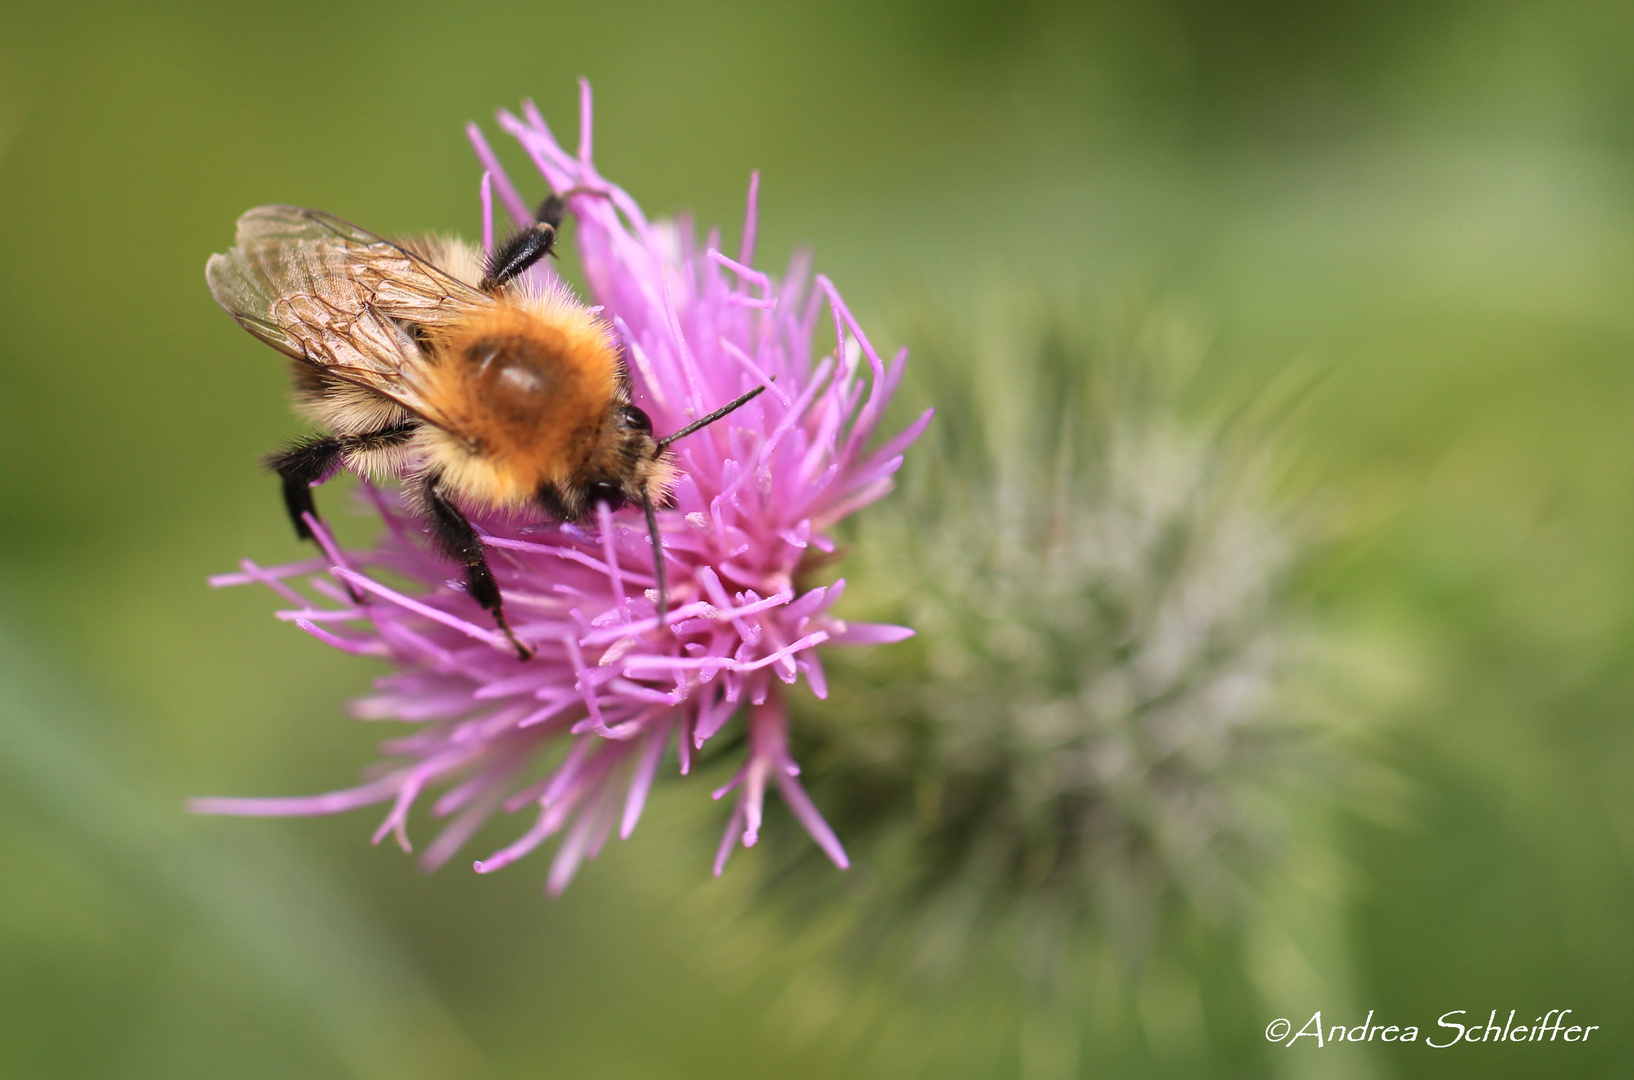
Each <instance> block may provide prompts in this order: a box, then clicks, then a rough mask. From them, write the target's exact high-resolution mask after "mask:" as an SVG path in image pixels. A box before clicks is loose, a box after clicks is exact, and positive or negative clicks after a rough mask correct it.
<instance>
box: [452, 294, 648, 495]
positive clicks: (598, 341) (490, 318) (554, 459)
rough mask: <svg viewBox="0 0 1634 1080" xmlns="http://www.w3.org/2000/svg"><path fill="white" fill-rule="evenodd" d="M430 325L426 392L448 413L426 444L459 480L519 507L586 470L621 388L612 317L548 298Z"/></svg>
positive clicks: (474, 491) (464, 490) (464, 491)
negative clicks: (442, 428) (600, 316)
mask: <svg viewBox="0 0 1634 1080" xmlns="http://www.w3.org/2000/svg"><path fill="white" fill-rule="evenodd" d="M427 329H428V332H427V335H426V341H425V343H424V347H425V349H426V352H427V354H428V361H429V362H428V363H427V364H426V367H425V370H424V373H423V374H424V378H425V383H426V385H425V397H426V400H427V401H428V402H429V403H430V404H432V405H433V406H434V407H435V408H436V409H437V410H438V412H440V413H441V414H442V415H443V416H445V417H447V419H448V421H449V424H448V428H449V430H448V431H439V432H435V433H434V434H433V444H432V446H431V447H429V448H428V449H430V451H431V455H432V457H433V458H434V459H436V461H437V464H438V465H439V466H440V467H441V468H442V470H443V472H444V475H445V476H446V478H447V480H448V482H449V483H450V484H451V486H452V487H454V488H455V489H456V490H457V491H459V492H460V493H461V495H463V496H464V497H465V498H466V499H468V500H470V501H473V502H477V503H482V504H487V505H491V506H496V507H516V506H519V505H521V504H523V503H525V502H527V501H529V500H530V499H532V498H533V497H534V495H535V493H536V492H537V491H538V490H539V488H540V487H541V486H543V485H546V484H552V485H556V486H558V487H560V486H564V485H567V484H569V483H571V482H572V480H573V479H574V478H575V477H576V476H577V475H579V474H580V473H581V472H582V471H583V469H584V467H585V463H586V462H587V461H588V460H589V459H590V457H591V455H592V454H593V453H594V452H595V451H596V449H597V446H598V445H599V444H600V443H601V441H602V437H603V430H604V428H605V426H606V424H607V421H608V417H609V414H610V412H611V410H612V409H613V407H614V406H615V404H617V402H618V398H619V396H620V393H619V374H620V372H619V360H618V354H617V352H616V351H615V349H614V347H613V344H612V341H611V340H610V335H609V334H608V332H607V328H606V324H605V323H603V322H602V321H601V320H600V319H598V318H597V317H596V316H595V314H594V313H592V312H590V311H589V310H588V309H586V308H583V307H580V306H578V305H576V304H572V303H565V304H564V303H561V302H559V300H558V298H557V297H554V296H546V297H537V298H536V297H519V298H517V299H515V300H512V299H509V298H507V299H502V300H500V301H498V302H496V303H495V304H494V305H493V306H492V307H490V308H487V309H485V310H484V311H482V313H481V314H479V315H477V316H475V317H473V318H470V319H468V320H462V321H461V322H459V323H457V324H454V325H447V324H445V325H442V326H437V327H431V328H427ZM454 433H457V434H454Z"/></svg>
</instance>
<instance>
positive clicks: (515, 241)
mask: <svg viewBox="0 0 1634 1080" xmlns="http://www.w3.org/2000/svg"><path fill="white" fill-rule="evenodd" d="M557 221H558V223H559V222H560V217H559V216H558V219H557ZM555 246H556V225H553V224H551V223H550V222H548V221H536V222H534V223H533V224H532V225H529V226H528V227H527V228H525V229H523V230H522V231H521V232H519V233H517V234H516V235H515V236H513V237H511V238H510V239H509V240H507V241H505V242H504V243H503V244H500V245H499V246H498V247H496V248H494V253H493V254H492V255H490V256H488V273H487V276H485V277H484V278H483V279H482V285H481V288H482V291H483V292H494V291H496V290H498V289H499V288H501V287H502V286H504V285H505V284H506V283H507V282H509V281H513V280H515V279H516V278H518V277H520V276H521V275H522V274H523V273H524V272H525V271H526V270H527V269H528V267H530V266H532V265H533V264H534V263H536V262H538V261H539V260H540V259H542V258H544V257H545V256H546V255H549V254H550V251H551V249H552V248H554V247H555Z"/></svg>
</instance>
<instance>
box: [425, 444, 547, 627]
mask: <svg viewBox="0 0 1634 1080" xmlns="http://www.w3.org/2000/svg"><path fill="white" fill-rule="evenodd" d="M441 482H442V476H441V475H440V474H435V473H434V474H432V475H431V476H428V477H426V479H425V481H424V486H423V488H422V497H423V498H424V500H425V507H426V510H427V511H428V512H429V514H430V517H431V539H432V542H433V543H434V544H436V545H437V548H438V550H440V551H441V552H442V553H443V554H444V555H446V556H448V557H449V558H450V559H452V560H454V561H455V562H457V563H459V564H460V565H462V566H464V567H465V587H466V590H467V591H468V592H469V593H470V594H471V599H473V600H475V601H476V602H477V603H479V604H481V605H482V606H483V607H484V608H486V609H487V610H488V613H489V614H491V615H492V616H493V617H494V622H496V623H498V624H499V629H500V630H501V631H503V632H504V634H505V637H506V638H508V639H509V640H510V643H511V646H512V647H513V648H514V649H516V655H517V658H518V659H521V660H527V659H529V658H531V657H532V656H533V652H534V650H532V649H530V648H528V646H526V645H524V644H522V642H520V641H518V640H517V637H516V635H515V634H514V633H512V632H511V624H510V623H508V622H506V621H505V604H504V601H503V599H502V598H501V597H500V595H499V583H498V582H496V581H495V580H494V572H493V570H492V569H491V568H490V567H489V566H488V556H487V554H486V553H484V551H483V548H482V537H480V536H478V535H477V530H476V529H474V528H473V527H472V526H471V523H470V522H469V521H468V520H466V517H465V515H464V514H462V513H460V510H459V507H457V506H455V505H454V504H453V503H452V502H450V501H449V499H448V496H446V495H444V494H443V491H442V488H441V486H440V485H441Z"/></svg>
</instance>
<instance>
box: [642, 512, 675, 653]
mask: <svg viewBox="0 0 1634 1080" xmlns="http://www.w3.org/2000/svg"><path fill="white" fill-rule="evenodd" d="M641 509H642V511H643V512H644V513H645V514H646V515H647V532H648V533H649V534H650V535H651V536H652V569H653V575H654V576H655V577H657V578H658V628H659V629H660V630H662V629H663V628H664V625H665V620H666V619H667V618H668V617H669V587H668V586H667V585H666V584H665V582H664V541H663V540H662V539H660V537H659V535H658V514H657V513H656V512H654V510H653V508H652V496H651V495H649V494H647V493H646V491H645V490H643V491H642V492H641Z"/></svg>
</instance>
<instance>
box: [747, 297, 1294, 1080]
mask: <svg viewBox="0 0 1634 1080" xmlns="http://www.w3.org/2000/svg"><path fill="white" fill-rule="evenodd" d="M1108 323H1110V324H1111V325H1112V326H1113V329H1111V330H1106V329H1104V327H1105V326H1106V325H1107V324H1108ZM926 325H927V326H933V327H942V328H944V329H943V330H942V332H941V333H940V334H939V335H938V334H936V333H934V332H933V333H930V334H924V333H921V334H919V335H914V336H912V337H911V339H912V340H914V341H915V342H916V345H918V344H920V343H921V342H923V343H925V347H923V348H920V349H918V350H917V352H918V360H917V363H918V365H919V378H920V381H919V383H918V384H917V385H913V386H910V387H909V388H908V393H909V396H910V398H913V399H918V400H916V404H925V403H929V404H934V405H935V406H937V408H938V410H939V412H938V418H937V420H936V422H935V423H933V424H932V426H931V428H930V431H929V432H928V433H927V435H926V436H925V441H924V442H923V443H922V444H921V446H922V448H923V452H922V453H921V454H920V455H919V456H918V458H917V461H915V462H914V463H912V465H911V468H912V469H913V470H914V471H912V472H911V473H910V474H908V475H907V476H905V477H904V479H903V481H902V484H901V488H902V490H901V492H900V493H899V495H898V496H897V497H896V498H895V499H894V500H892V501H891V502H890V504H889V505H888V506H886V507H884V508H883V509H882V511H881V512H877V513H876V514H874V515H873V516H872V517H870V518H869V519H868V520H867V521H866V522H863V523H861V524H860V525H859V527H858V528H859V531H858V532H857V533H856V534H855V535H854V538H853V539H854V544H855V550H854V552H853V554H852V560H851V562H850V564H849V566H850V569H851V571H852V572H851V577H852V580H853V581H854V582H855V583H856V589H855V591H854V593H853V601H854V604H855V605H857V607H854V609H853V611H854V613H855V614H856V615H857V616H859V617H863V618H875V617H883V618H889V619H891V620H893V621H899V622H902V623H905V624H907V625H912V626H915V627H916V628H918V631H919V635H918V637H917V638H915V639H914V640H913V641H912V642H909V643H907V644H904V645H901V646H898V647H897V648H895V649H893V650H880V651H879V654H878V655H866V656H856V657H852V656H847V657H843V658H840V659H839V660H837V661H835V662H831V672H830V682H831V687H832V692H833V698H832V699H831V700H830V701H829V702H828V703H826V707H825V708H823V709H821V710H811V715H810V716H807V717H803V718H802V719H801V722H800V723H799V724H798V725H796V730H797V731H799V732H800V733H801V736H800V737H801V739H802V740H803V745H800V746H799V751H800V758H801V760H802V761H804V762H807V763H809V764H808V768H807V777H808V778H809V780H810V782H811V783H812V786H813V795H814V797H815V798H816V800H817V801H818V803H819V804H820V805H822V806H823V808H824V812H825V814H827V815H828V816H829V819H830V820H831V821H832V822H833V823H834V826H835V828H836V831H837V832H838V833H839V835H841V836H843V837H844V838H845V842H846V844H847V846H848V848H849V850H850V851H851V852H852V854H853V856H854V859H855V864H856V867H857V869H856V871H855V872H854V873H853V874H852V875H851V877H850V878H849V879H848V880H846V881H842V882H839V883H834V882H832V880H827V881H825V879H824V878H823V877H822V874H821V873H820V872H818V871H820V867H819V866H818V865H817V864H816V860H798V861H795V862H791V863H786V864H784V865H782V866H780V867H778V868H777V869H776V870H775V871H774V872H773V873H772V875H771V878H770V884H769V888H770V889H771V891H772V892H774V893H777V894H780V895H782V896H783V897H785V898H786V900H787V901H788V903H789V904H790V905H792V906H793V907H794V909H795V910H796V912H797V913H799V914H800V915H802V916H805V917H810V916H814V915H816V914H818V913H819V912H820V911H821V912H826V913H832V912H833V911H835V910H840V911H843V912H844V913H845V914H844V916H843V917H842V918H841V920H840V921H842V922H843V923H845V924H846V928H847V929H846V932H845V933H843V934H842V935H841V937H842V939H843V940H845V941H847V942H848V943H849V944H850V945H852V946H853V947H855V948H856V949H857V951H858V952H859V953H860V954H861V955H864V956H866V957H868V958H869V960H870V963H871V964H872V965H873V970H875V971H876V972H877V971H879V970H880V969H881V967H882V965H880V960H881V958H882V957H889V958H892V959H893V961H900V962H892V963H888V964H885V965H883V967H885V968H889V969H890V970H892V971H894V972H900V971H911V972H915V973H918V974H920V975H922V976H925V977H927V978H928V979H929V980H931V981H933V982H935V983H938V984H942V983H945V982H947V981H948V979H949V977H950V976H952V975H954V974H970V973H971V971H970V970H969V969H970V968H972V967H984V966H987V965H989V964H991V963H992V962H994V961H997V962H998V963H1000V964H1001V965H1003V966H1005V967H1007V968H1009V970H1010V971H1011V973H1012V974H1015V975H1019V976H1020V978H1021V979H1022V980H1023V982H1024V983H1025V985H1026V987H1027V988H1028V990H1027V992H1026V994H1025V995H1024V996H1023V1000H1032V1001H1035V1002H1043V1003H1045V1006H1046V1007H1045V1009H1044V1011H1045V1012H1046V1013H1048V1014H1051V1015H1058V1016H1059V1015H1062V1014H1063V1013H1064V1014H1069V1015H1068V1019H1067V1020H1065V1021H1063V1025H1062V1028H1063V1031H1065V1032H1066V1034H1063V1035H1061V1036H1060V1038H1059V1039H1058V1040H1057V1041H1062V1040H1065V1041H1066V1042H1068V1043H1071V1044H1072V1046H1076V1040H1077V1038H1078V1037H1079V1033H1078V1027H1077V1025H1078V1024H1079V1023H1080V1021H1079V1020H1077V1019H1072V1017H1074V1016H1078V1015H1080V1013H1081V1008H1082V1003H1083V1001H1084V996H1085V994H1086V992H1087V989H1086V988H1088V987H1090V986H1091V985H1092V984H1095V983H1097V982H1102V983H1104V982H1105V980H1104V979H1102V978H1101V977H1100V976H1099V975H1094V974H1092V972H1093V971H1096V970H1098V971H1100V972H1101V973H1102V974H1105V973H1107V972H1113V973H1118V972H1121V973H1123V974H1124V975H1129V976H1133V977H1134V978H1133V979H1132V980H1129V981H1127V982H1128V984H1129V985H1133V983H1134V982H1138V981H1139V980H1140V978H1143V977H1144V976H1142V975H1141V974H1140V973H1141V972H1142V971H1147V972H1148V973H1149V971H1150V970H1152V968H1153V966H1154V965H1157V966H1158V967H1161V966H1162V964H1163V963H1164V961H1163V960H1162V957H1161V955H1160V954H1163V953H1164V950H1165V949H1167V948H1168V947H1169V946H1171V945H1172V946H1175V947H1176V948H1178V949H1179V950H1180V952H1188V951H1190V952H1191V953H1192V954H1193V955H1192V960H1188V961H1183V966H1185V965H1190V964H1192V961H1194V960H1196V955H1195V954H1196V951H1197V949H1198V948H1199V947H1201V946H1198V941H1199V940H1200V939H1199V938H1198V936H1197V930H1198V928H1199V927H1201V928H1203V935H1204V937H1206V938H1208V939H1209V940H1211V941H1214V942H1215V945H1210V946H1207V947H1206V948H1204V951H1205V952H1206V951H1209V950H1210V949H1213V950H1215V952H1216V953H1218V952H1219V949H1217V948H1216V945H1218V946H1220V948H1224V949H1225V951H1226V952H1230V950H1231V946H1230V944H1229V943H1230V942H1231V941H1232V940H1233V935H1232V927H1233V926H1235V925H1236V924H1237V917H1238V915H1239V913H1240V912H1241V911H1242V910H1243V908H1244V900H1245V899H1246V898H1247V897H1248V896H1249V891H1248V890H1249V889H1250V888H1251V884H1252V881H1253V879H1254V874H1255V870H1256V868H1257V867H1263V866H1265V865H1267V864H1268V863H1269V862H1270V860H1271V859H1272V857H1273V856H1274V855H1275V854H1276V852H1277V851H1278V849H1279V846H1280V843H1281V836H1282V833H1283V822H1285V821H1286V818H1287V810H1288V807H1289V805H1290V804H1289V803H1288V802H1287V800H1286V799H1283V798H1282V797H1281V795H1280V794H1279V793H1278V792H1279V788H1280V787H1281V786H1282V781H1281V779H1280V778H1281V777H1283V776H1286V775H1288V774H1289V772H1290V771H1292V772H1295V773H1298V772H1300V768H1299V766H1298V764H1297V759H1298V757H1299V755H1301V754H1303V753H1305V747H1304V744H1303V741H1302V740H1300V739H1297V738H1294V737H1293V734H1294V732H1295V731H1296V730H1297V729H1298V727H1299V723H1298V721H1299V720H1300V719H1302V717H1301V716H1300V715H1299V712H1300V710H1298V709H1297V708H1295V707H1294V706H1293V704H1292V696H1291V695H1292V694H1293V693H1294V689H1293V688H1294V686H1295V684H1296V683H1297V681H1298V676H1299V670H1300V665H1301V663H1302V661H1301V659H1300V658H1301V657H1302V656H1303V655H1305V649H1304V647H1303V646H1304V642H1303V641H1302V638H1303V637H1304V636H1305V635H1304V631H1305V629H1306V620H1305V619H1304V618H1303V615H1302V605H1301V599H1300V592H1299V589H1298V581H1299V578H1300V571H1301V568H1302V566H1303V565H1304V560H1305V559H1306V557H1307V556H1308V554H1309V553H1310V551H1311V548H1312V546H1313V545H1312V540H1311V534H1310V530H1309V529H1308V528H1306V527H1305V525H1304V524H1303V523H1301V522H1299V521H1298V520H1297V519H1296V515H1295V514H1294V513H1293V512H1292V510H1291V509H1290V502H1291V501H1290V500H1288V499H1287V498H1286V497H1285V496H1284V497H1279V496H1278V494H1277V491H1278V488H1279V485H1282V486H1286V485H1285V484H1284V483H1283V482H1284V481H1285V480H1286V479H1287V477H1286V470H1285V468H1284V467H1283V465H1282V464H1281V463H1282V462H1283V461H1285V460H1286V459H1285V458H1284V457H1280V456H1279V454H1278V452H1277V451H1276V440H1275V439H1274V438H1272V434H1273V432H1272V428H1273V427H1274V426H1275V424H1276V418H1277V417H1278V416H1279V415H1280V414H1281V411H1282V410H1281V408H1280V407H1278V406H1277V405H1276V403H1275V400H1274V399H1275V398H1276V397H1277V395H1275V394H1273V393H1270V392H1261V393H1257V394H1256V395H1254V396H1253V398H1252V400H1251V401H1250V402H1249V403H1248V405H1247V406H1245V407H1242V408H1237V409H1233V410H1230V411H1229V415H1228V414H1227V412H1226V411H1225V410H1221V409H1219V408H1209V407H1207V406H1206V405H1199V404H1198V403H1197V402H1196V401H1193V400H1191V399H1192V398H1195V397H1197V396H1199V395H1198V394H1197V393H1196V385H1197V379H1196V378H1194V369H1195V363H1196V360H1197V359H1198V357H1199V356H1200V355H1201V351H1202V350H1201V349H1200V348H1199V347H1198V345H1197V344H1196V342H1195V341H1194V340H1193V339H1192V338H1191V337H1189V336H1188V335H1187V333H1186V332H1185V328H1184V326H1183V325H1182V324H1181V323H1179V322H1178V321H1177V320H1176V319H1174V318H1172V317H1170V316H1167V315H1164V314H1161V313H1153V312H1151V311H1150V310H1145V311H1139V312H1134V313H1132V314H1128V315H1126V316H1125V317H1123V318H1122V319H1121V320H1120V319H1111V320H1101V321H1100V323H1099V325H1100V326H1101V327H1102V329H1100V330H1098V331H1095V332H1092V331H1091V330H1089V329H1086V328H1085V326H1084V325H1082V324H1080V323H1075V322H1074V321H1073V318H1072V316H1071V315H1069V314H1066V313H1064V312H1063V311H1055V312H1049V313H1045V312H1036V311H1035V312H1034V313H1032V315H1031V316H1030V317H1026V318H1016V317H1014V316H1010V317H1006V318H1001V319H995V320H990V321H989V325H988V329H987V331H986V332H978V333H976V334H972V335H968V336H962V335H959V334H957V333H953V332H949V331H948V330H947V329H945V328H947V327H950V326H954V327H956V326H957V325H958V324H957V322H956V321H950V320H935V321H927V323H926ZM1285 401H1286V399H1284V403H1285ZM858 607H860V610H858V609H857V608H858ZM1305 775H1309V773H1308V771H1306V772H1305ZM784 850H791V851H792V850H795V849H794V848H793V847H792V846H790V847H788V848H785V849H784ZM842 894H843V895H842ZM832 923H833V919H832V917H829V918H827V919H826V920H825V924H826V925H832ZM1169 951H1170V952H1171V953H1172V952H1173V951H1174V950H1172V949H1170V950H1169ZM1221 955H1223V954H1221ZM1017 963H1019V967H1016V966H1012V965H1016V964H1017ZM1208 963H1210V964H1216V966H1221V964H1223V970H1224V971H1225V974H1224V975H1223V976H1222V977H1223V978H1224V979H1225V981H1226V983H1234V984H1235V986H1236V987H1237V988H1239V989H1240V988H1241V987H1242V986H1246V975H1244V974H1243V972H1242V970H1241V964H1240V963H1238V962H1236V961H1233V960H1230V959H1226V960H1224V961H1222V962H1221V963H1220V964H1217V963H1216V961H1214V960H1211V961H1208ZM959 969H965V970H964V971H960V970H959ZM1188 970H1190V969H1188ZM1195 977H1200V976H1197V973H1196V971H1195V970H1192V974H1191V975H1190V976H1186V978H1193V981H1194V982H1195ZM1113 981H1114V982H1118V981H1119V980H1118V979H1117V978H1116V977H1115V978H1114V979H1113ZM1184 981H1185V979H1184V978H1183V979H1182V982H1184ZM1216 982H1218V980H1216ZM1216 989H1217V990H1218V989H1219V987H1216ZM1234 993H1236V990H1235V989H1232V990H1227V991H1225V994H1226V996H1227V997H1230V996H1232V994H1234ZM1238 996H1239V997H1242V998H1250V997H1252V995H1251V994H1242V995H1238ZM1075 1002H1077V1003H1078V1004H1074V1003H1075ZM1237 1007H1238V1008H1239V1009H1242V1008H1248V1007H1249V1006H1247V1005H1246V1004H1240V1005H1238V1006H1237ZM1024 1008H1030V1006H1026V1007H1024ZM1051 1022H1052V1023H1053V1021H1051ZM1024 1026H1025V1025H1024ZM1046 1026H1048V1025H1047V1024H1046ZM1137 1027H1138V1025H1137ZM1244 1030H1245V1031H1246V1030H1248V1029H1246V1028H1245V1029H1244ZM1046 1041H1048V1040H1046ZM1061 1054H1063V1055H1065V1058H1066V1059H1070V1058H1072V1057H1073V1052H1071V1048H1070V1047H1069V1048H1068V1049H1067V1050H1062V1052H1061ZM1057 1056H1061V1055H1057ZM1043 1071H1045V1072H1051V1071H1057V1070H1053V1069H1045V1070H1043Z"/></svg>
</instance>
